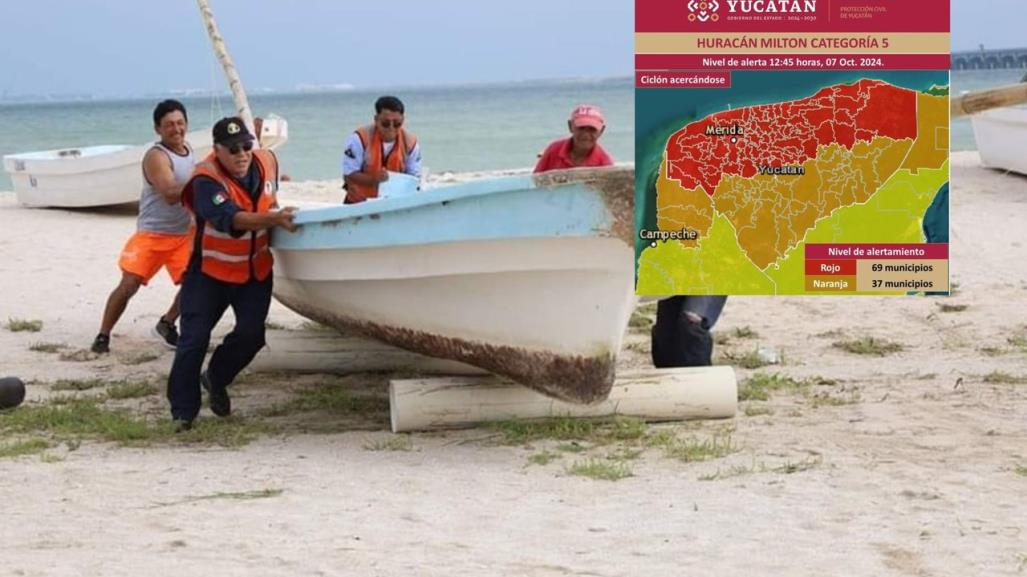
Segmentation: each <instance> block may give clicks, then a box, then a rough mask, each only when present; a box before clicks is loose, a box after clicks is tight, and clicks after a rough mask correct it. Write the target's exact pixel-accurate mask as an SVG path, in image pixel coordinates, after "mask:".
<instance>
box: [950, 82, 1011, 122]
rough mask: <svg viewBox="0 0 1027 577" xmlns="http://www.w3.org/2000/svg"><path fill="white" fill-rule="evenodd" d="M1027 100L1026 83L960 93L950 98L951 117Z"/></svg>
mask: <svg viewBox="0 0 1027 577" xmlns="http://www.w3.org/2000/svg"><path fill="white" fill-rule="evenodd" d="M1024 102H1027V83H1022V84H1012V85H1010V86H1003V87H1001V88H989V89H986V90H978V91H975V92H968V93H966V94H961V95H959V96H956V97H955V98H953V99H952V102H951V103H950V105H949V106H950V109H951V111H952V117H953V118H957V117H960V116H969V115H971V114H977V113H978V112H983V111H985V110H989V109H991V108H1002V107H1005V106H1015V105H1017V104H1023V103H1024Z"/></svg>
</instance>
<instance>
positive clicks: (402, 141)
mask: <svg viewBox="0 0 1027 577" xmlns="http://www.w3.org/2000/svg"><path fill="white" fill-rule="evenodd" d="M403 110H404V108H403V103H402V102H401V101H400V100H399V99H398V98H396V97H395V96H382V97H381V98H379V99H378V100H377V101H375V103H374V111H375V115H374V123H373V124H369V125H367V126H362V127H360V128H358V129H356V130H355V131H354V132H353V134H351V135H350V136H349V139H348V140H346V150H345V152H344V153H343V155H342V176H343V179H344V180H345V181H346V184H345V186H344V188H345V189H346V201H345V202H346V204H355V203H358V202H364V201H365V200H367V199H369V198H377V197H378V184H379V183H382V182H385V181H386V180H388V179H389V171H392V172H403V173H406V174H409V175H412V176H421V148H420V147H419V146H418V145H417V138H416V137H415V136H414V135H413V134H411V133H409V132H407V131H406V130H405V129H403V121H404V118H403Z"/></svg>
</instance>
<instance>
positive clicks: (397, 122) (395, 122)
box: [378, 120, 403, 128]
mask: <svg viewBox="0 0 1027 577" xmlns="http://www.w3.org/2000/svg"><path fill="white" fill-rule="evenodd" d="M378 124H380V125H381V126H382V128H388V127H390V126H391V127H392V128H399V127H400V126H403V121H402V120H393V121H392V122H391V123H390V122H389V121H388V120H382V121H381V122H379V123H378Z"/></svg>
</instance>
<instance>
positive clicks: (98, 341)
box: [89, 333, 111, 355]
mask: <svg viewBox="0 0 1027 577" xmlns="http://www.w3.org/2000/svg"><path fill="white" fill-rule="evenodd" d="M89 350H91V351H93V352H94V353H96V354H98V355H105V354H107V353H109V352H111V338H110V337H109V336H107V335H105V334H103V333H100V334H98V335H96V338H95V339H93V346H91V347H89Z"/></svg>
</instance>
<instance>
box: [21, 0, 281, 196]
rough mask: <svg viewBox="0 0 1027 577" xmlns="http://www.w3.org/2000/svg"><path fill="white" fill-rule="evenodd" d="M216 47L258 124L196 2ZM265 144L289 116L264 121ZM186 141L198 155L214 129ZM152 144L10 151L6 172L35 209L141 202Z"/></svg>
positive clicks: (209, 19) (242, 110) (242, 104)
mask: <svg viewBox="0 0 1027 577" xmlns="http://www.w3.org/2000/svg"><path fill="white" fill-rule="evenodd" d="M197 3H198V5H199V8H200V12H201V14H202V16H203V18H204V23H205V25H206V26H207V30H208V33H209V34H210V37H211V42H212V43H213V45H214V51H215V53H216V54H217V56H218V59H219V60H220V61H221V63H222V66H223V67H224V69H225V75H226V76H227V78H228V81H229V85H230V87H231V88H232V95H233V99H234V100H235V105H236V108H237V112H238V114H239V115H240V116H242V118H243V119H244V120H246V122H247V124H249V125H250V126H253V125H254V123H253V117H252V114H251V112H250V109H249V103H248V102H247V100H246V94H245V92H244V91H243V89H242V82H241V81H240V80H239V76H238V74H237V73H236V72H235V67H234V66H233V65H232V62H231V59H230V58H229V57H228V53H227V51H226V50H225V47H224V41H223V40H222V38H221V35H220V33H219V32H218V30H217V25H216V24H215V23H214V19H213V14H212V13H211V11H210V8H209V6H208V5H207V2H206V0H197ZM257 136H258V138H259V142H260V145H261V146H263V147H264V148H269V149H272V150H273V149H275V148H277V147H279V146H281V145H282V144H285V142H286V141H287V140H288V138H289V125H288V123H287V122H286V121H285V119H283V118H280V117H278V116H275V115H269V116H268V117H267V118H265V119H264V120H263V126H262V127H261V130H260V134H258V135H257ZM186 140H187V141H188V142H189V143H190V144H191V145H192V146H193V150H194V152H195V154H196V156H197V158H202V157H204V156H206V155H207V154H208V153H209V152H210V150H211V148H212V146H213V144H212V142H211V133H210V130H209V129H208V130H205V131H195V132H190V133H189V134H188V135H187V136H186ZM151 146H152V145H151V144H143V145H126V144H112V145H101V146H86V147H81V148H64V149H58V150H44V151H39V152H25V153H20V154H9V155H6V156H4V157H3V165H4V170H6V171H7V173H8V174H9V175H10V177H11V183H12V184H13V186H14V192H15V194H16V195H17V197H18V202H19V203H21V204H24V205H25V206H32V207H54V208H87V207H98V206H108V205H118V204H128V203H133V202H137V201H138V200H139V194H140V192H141V191H142V187H143V174H142V167H141V165H142V161H143V156H144V155H145V154H146V151H147V150H149V149H150V147H151Z"/></svg>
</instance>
